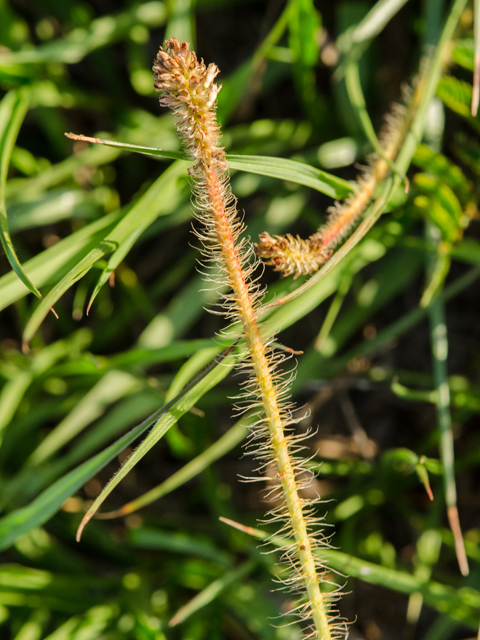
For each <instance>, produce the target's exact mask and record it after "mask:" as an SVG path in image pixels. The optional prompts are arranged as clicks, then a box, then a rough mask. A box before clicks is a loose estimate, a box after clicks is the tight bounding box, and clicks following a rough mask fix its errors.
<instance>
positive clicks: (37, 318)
mask: <svg viewBox="0 0 480 640" xmlns="http://www.w3.org/2000/svg"><path fill="white" fill-rule="evenodd" d="M185 173H186V165H185V163H183V162H180V163H179V164H177V165H175V166H173V167H171V168H170V169H169V172H168V173H167V175H166V177H164V175H163V174H162V175H161V176H160V177H159V178H158V179H157V180H156V181H155V182H154V183H153V184H152V186H151V187H150V188H149V189H148V190H147V191H146V192H145V193H144V194H143V196H142V197H141V198H139V200H138V201H137V202H136V203H135V205H134V206H133V207H132V208H131V209H130V211H129V212H128V213H127V215H125V216H124V217H123V218H122V219H121V220H120V221H119V223H118V224H117V225H116V226H115V227H114V229H112V230H111V231H110V232H109V233H108V235H107V236H106V237H105V238H104V239H103V240H102V241H101V242H100V243H99V244H98V245H97V246H96V247H94V248H93V249H92V250H91V251H90V252H89V253H88V254H87V255H86V256H84V257H83V258H82V259H81V260H80V261H79V262H78V263H77V264H76V265H75V266H74V267H73V268H72V269H71V270H70V271H69V272H68V273H67V274H66V275H65V276H64V277H63V278H62V279H61V280H60V282H58V283H57V284H56V285H55V286H54V287H53V288H52V289H51V291H50V292H49V293H48V295H47V296H46V297H45V298H44V300H42V302H41V303H40V304H39V305H38V307H37V308H36V309H35V311H34V312H33V314H32V316H31V318H30V320H29V321H28V323H27V326H26V327H25V331H24V342H25V343H26V344H27V345H28V343H29V342H30V340H31V339H32V337H33V335H34V334H35V332H36V331H37V329H38V327H39V326H40V325H41V323H42V321H43V319H44V318H45V316H46V315H47V313H48V311H49V309H50V308H51V307H52V305H53V304H55V302H56V301H57V300H58V299H59V298H60V297H61V296H62V295H63V294H64V293H65V291H67V290H68V289H69V288H70V287H71V286H72V285H73V284H75V282H77V281H78V280H80V279H81V278H83V276H84V275H85V274H86V273H87V272H88V271H89V270H90V269H91V268H92V267H93V265H94V264H95V262H97V260H99V259H100V258H103V256H105V255H107V254H109V253H113V252H115V251H116V250H118V249H119V248H120V247H122V245H123V243H124V242H125V241H127V240H128V238H129V237H130V236H131V234H134V233H135V231H136V230H137V229H138V228H139V227H141V226H142V225H144V228H146V227H147V226H148V225H149V224H151V223H152V222H153V221H154V220H155V219H156V218H157V217H158V216H159V215H161V214H162V213H165V211H166V209H165V208H164V207H163V205H161V202H162V197H163V195H162V194H163V192H164V189H165V187H166V184H168V182H169V181H170V180H176V179H177V178H178V177H179V176H180V175H182V174H185Z"/></svg>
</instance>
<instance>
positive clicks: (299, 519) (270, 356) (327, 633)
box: [153, 38, 344, 640]
mask: <svg viewBox="0 0 480 640" xmlns="http://www.w3.org/2000/svg"><path fill="white" fill-rule="evenodd" d="M153 70H154V73H155V87H156V89H157V90H158V91H160V92H161V97H160V103H161V104H162V105H164V106H167V107H169V108H171V109H172V111H173V113H174V115H175V116H176V126H177V130H178V132H179V135H180V137H181V138H182V141H183V144H184V148H185V150H186V152H187V154H188V156H189V157H190V159H191V160H192V161H193V167H192V168H191V170H190V175H191V176H192V177H193V192H194V195H195V204H196V218H197V219H198V220H199V221H200V222H201V223H202V230H201V231H197V232H196V233H197V235H198V236H199V238H200V239H201V241H202V253H203V256H204V262H206V263H207V266H208V265H210V266H213V271H212V270H210V271H209V272H208V278H209V279H210V280H211V281H213V282H215V283H216V284H217V285H220V284H223V285H224V284H225V283H228V285H229V287H230V291H229V292H228V293H226V294H222V297H223V304H222V312H223V313H224V314H225V316H226V317H227V318H229V319H231V320H235V321H238V320H239V321H240V322H241V324H242V326H243V335H244V339H245V342H246V344H247V352H248V355H247V363H246V365H245V366H246V367H248V368H249V373H250V377H249V380H248V381H247V382H246V383H245V384H244V394H243V396H242V397H243V401H244V408H247V409H248V408H250V407H251V406H257V407H258V410H259V419H258V421H257V423H256V425H255V426H254V428H253V432H252V439H251V448H253V447H252V442H254V444H255V449H256V450H255V452H254V453H255V455H256V458H257V459H259V460H260V461H261V467H260V469H261V470H262V471H265V470H266V469H268V463H270V462H271V461H272V460H274V461H275V463H276V476H275V477H274V478H270V480H271V481H272V482H276V483H277V486H276V487H275V489H274V490H273V494H274V496H275V498H278V497H279V495H278V493H277V488H278V483H279V485H280V487H281V494H282V495H283V500H282V508H279V509H275V510H272V521H276V522H281V523H282V532H283V533H285V532H288V533H290V534H291V535H292V537H293V539H294V542H293V543H292V545H291V546H290V547H288V548H287V549H285V551H284V558H285V560H286V562H287V563H288V564H289V566H290V567H293V570H294V575H291V576H289V577H288V578H286V579H285V580H284V584H285V585H286V586H288V587H289V588H294V589H295V590H298V591H300V592H302V591H303V594H304V595H303V596H302V597H301V600H300V603H299V605H298V607H297V609H296V610H295V613H296V614H297V615H299V616H300V617H302V618H303V619H311V620H312V621H313V630H312V636H314V637H316V638H317V639H318V640H331V639H332V638H338V637H340V636H341V635H342V632H343V629H344V627H343V625H341V624H339V623H338V620H337V619H336V616H335V614H334V613H333V611H332V608H331V602H332V600H334V599H335V597H336V592H334V593H328V594H324V593H322V591H321V589H320V581H321V570H322V567H321V565H320V564H319V563H318V561H317V560H316V559H315V557H314V553H313V550H314V549H315V548H316V547H317V546H319V545H320V544H321V543H322V540H321V539H320V540H319V539H316V538H315V537H314V535H313V534H312V532H311V531H310V525H311V524H312V523H313V519H312V520H310V521H309V515H308V513H307V511H308V509H307V507H306V505H307V503H306V501H305V500H303V499H301V498H300V496H299V487H300V485H299V482H298V474H299V472H303V471H304V469H303V467H302V461H301V460H299V459H297V458H293V457H292V452H291V450H292V448H294V449H295V451H298V445H297V444H295V445H293V447H292V443H293V442H295V439H294V436H292V435H291V434H288V433H287V432H286V430H288V428H289V426H290V425H291V424H292V422H293V421H292V418H291V407H290V406H289V404H288V401H287V400H286V399H285V397H284V396H285V394H286V393H288V380H285V379H282V376H281V374H280V373H279V372H278V371H277V365H278V363H279V362H280V360H281V358H282V357H283V356H282V355H278V354H275V353H274V352H273V345H272V343H271V341H268V340H265V339H264V338H263V337H262V334H261V331H260V327H259V323H258V319H257V312H258V308H259V301H260V298H261V291H260V290H259V288H258V285H257V284H256V283H255V282H254V281H252V278H251V275H252V271H253V270H254V268H255V267H256V265H257V261H256V260H255V259H254V254H253V249H252V246H251V244H250V243H249V242H248V241H246V240H245V239H243V240H240V241H239V235H240V233H241V232H242V231H243V224H242V221H241V220H239V219H238V216H237V210H236V200H235V198H234V196H233V195H232V193H231V190H230V184H229V177H228V173H227V163H226V161H225V153H224V150H223V148H222V147H221V145H220V131H219V127H218V124H217V122H216V118H215V109H216V104H215V101H216V96H217V93H218V91H219V90H220V88H221V87H220V86H218V85H216V84H214V83H213V80H214V78H215V77H216V75H217V74H218V69H217V67H216V66H215V65H213V64H210V65H209V66H208V67H206V66H205V65H204V63H203V61H202V62H198V60H197V57H196V55H195V53H194V52H192V51H190V50H189V46H188V44H187V43H185V42H183V43H179V42H178V41H177V40H175V39H174V38H172V39H171V40H169V41H168V42H166V44H165V49H160V51H159V53H158V56H157V59H156V62H155V65H154V67H153ZM252 260H253V264H252ZM262 437H263V438H265V441H264V442H263V443H261V444H259V441H260V440H261V438H262ZM302 486H304V484H303V485H302ZM309 506H310V505H309ZM323 544H325V542H323ZM302 585H303V588H302ZM305 592H306V594H305Z"/></svg>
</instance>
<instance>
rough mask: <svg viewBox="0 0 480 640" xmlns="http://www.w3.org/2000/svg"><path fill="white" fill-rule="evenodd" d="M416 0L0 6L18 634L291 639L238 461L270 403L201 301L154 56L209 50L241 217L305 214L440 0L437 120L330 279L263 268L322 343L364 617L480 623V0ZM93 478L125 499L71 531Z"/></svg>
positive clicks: (328, 186)
mask: <svg viewBox="0 0 480 640" xmlns="http://www.w3.org/2000/svg"><path fill="white" fill-rule="evenodd" d="M418 5H419V3H408V2H406V1H405V0H403V1H401V0H400V1H399V0H379V1H378V2H377V3H375V2H373V1H372V2H370V1H368V2H367V1H363V0H358V1H353V0H337V1H336V2H335V3H331V2H324V1H323V0H318V2H313V0H289V2H287V3H283V4H281V5H279V6H277V5H276V4H275V3H267V2H249V1H248V0H197V2H196V3H194V2H193V1H192V0H169V1H165V2H163V1H161V0H151V1H149V2H137V3H132V2H122V3H119V5H118V6H117V7H116V8H114V9H112V4H111V3H107V2H103V1H101V0H98V1H97V2H91V3H87V2H83V1H79V0H68V1H62V2H55V1H54V0H37V1H36V2H35V3H32V4H31V5H30V4H28V5H27V4H22V3H20V2H14V1H13V0H12V1H11V2H7V0H4V1H3V2H0V87H1V101H0V233H1V240H2V246H3V254H4V255H2V257H1V258H2V264H1V268H2V271H1V273H2V275H1V276H0V309H1V310H2V315H1V317H0V384H1V388H0V439H1V446H0V483H1V491H0V504H1V507H2V510H3V511H2V515H1V517H0V548H1V550H2V560H3V564H2V566H0V635H1V637H2V638H3V637H5V638H8V639H12V640H27V639H28V640H30V639H38V640H47V639H48V640H70V639H71V640H73V639H78V638H81V639H82V640H88V639H92V640H94V639H95V640H96V639H98V638H103V639H105V640H107V639H108V640H117V639H123V638H132V639H135V640H136V639H140V640H143V639H146V640H147V639H148V640H149V639H159V640H163V639H164V638H168V639H170V638H177V637H178V638H180V637H182V638H191V639H192V640H197V639H198V640H203V639H204V638H205V639H207V638H209V639H210V638H219V639H220V638H222V639H223V638H234V639H236V638H245V639H247V638H248V639H250V638H255V639H258V640H263V639H265V640H270V639H272V640H273V639H275V640H296V639H297V638H299V637H300V629H299V628H298V627H296V626H281V622H282V619H280V620H278V619H277V620H273V622H274V625H280V626H272V624H271V622H272V619H275V618H276V617H278V616H281V615H282V614H283V613H284V612H285V611H288V610H289V603H288V601H287V600H288V596H285V595H284V594H279V593H272V591H271V588H272V578H273V579H275V576H277V575H278V566H277V562H276V561H277V556H276V554H275V553H269V554H263V553H262V547H260V548H259V547H258V544H259V540H265V539H266V538H267V537H268V536H269V535H270V534H272V530H269V527H268V526H263V527H262V525H261V524H259V523H258V519H259V518H261V517H262V515H263V514H264V512H265V511H266V510H267V509H268V505H267V504H266V501H265V500H264V498H263V497H262V494H261V493H259V492H258V486H256V485H249V484H244V485H242V484H239V483H238V482H237V480H238V475H243V476H248V475H249V474H250V473H251V467H252V464H251V461H250V460H249V459H248V458H240V456H241V443H242V442H243V441H244V440H245V438H246V435H247V430H248V425H249V421H250V419H251V418H250V416H249V415H248V414H246V415H245V416H243V417H242V418H240V419H239V420H237V422H235V420H234V419H232V417H231V397H232V396H234V395H236V389H237V387H238V376H237V377H235V376H231V375H230V373H231V371H232V369H233V367H234V365H235V364H236V363H237V362H238V360H239V358H241V349H237V348H236V347H237V344H236V343H235V342H234V341H230V342H229V341H228V339H227V338H219V337H218V336H217V332H218V330H219V329H221V328H222V324H221V322H220V320H218V319H217V318H216V317H215V316H213V315H211V314H209V313H207V312H206V311H205V308H206V307H214V305H215V303H216V298H215V295H216V294H215V293H214V292H212V291H209V290H205V285H204V283H203V282H202V276H201V274H199V273H197V270H196V265H197V263H196V250H195V249H194V248H193V247H190V243H194V242H195V241H194V240H193V236H192V235H191V233H190V225H191V203H190V189H189V178H188V173H187V164H186V163H185V161H184V160H183V158H182V154H181V152H180V150H179V143H178V139H177V136H176V134H175V132H174V129H173V125H172V122H171V119H170V116H169V115H168V114H165V113H162V112H161V111H160V108H159V107H158V103H157V100H156V98H155V92H154V89H153V80H152V75H151V63H152V60H153V58H154V56H155V54H156V52H157V50H158V46H159V45H160V44H162V42H163V40H164V39H165V37H171V36H175V37H176V38H178V39H179V40H186V41H188V42H190V43H191V45H192V48H195V49H196V50H197V52H198V53H199V55H200V56H203V57H204V58H205V60H206V62H207V63H208V62H211V61H214V62H216V63H217V64H218V65H219V67H220V68H221V70H222V76H221V79H220V81H221V82H222V84H223V88H222V91H221V92H220V94H219V106H218V113H219V117H220V119H221V121H222V123H223V130H224V138H223V141H224V144H225V146H226V151H227V160H228V161H229V164H230V169H231V175H232V188H233V191H234V193H235V194H236V196H237V197H238V198H239V200H240V206H241V208H243V209H245V211H246V217H245V220H246V223H247V227H248V234H249V236H250V237H251V238H252V239H253V240H254V241H256V240H257V238H258V235H259V233H261V232H262V231H265V230H267V231H268V232H269V233H271V234H281V233H285V232H290V233H293V234H296V233H299V234H301V235H303V236H305V237H306V236H307V235H309V234H311V233H313V232H314V231H315V230H316V229H317V227H318V226H319V224H321V223H322V221H323V220H324V212H325V210H326V209H327V208H328V206H330V205H331V204H332V201H333V200H341V199H344V198H345V197H347V196H348V195H349V193H350V192H351V189H352V186H351V182H350V180H351V179H353V178H354V177H355V172H356V170H355V169H354V168H352V165H353V164H354V163H355V162H359V163H362V162H363V161H364V159H365V157H366V156H367V155H368V154H369V153H371V152H372V150H375V149H376V147H377V143H376V139H375V134H374V131H375V130H377V131H378V129H379V128H380V125H381V118H382V113H384V112H388V110H389V109H390V105H391V102H392V101H393V100H398V99H400V100H401V97H400V96H401V84H402V83H403V82H405V81H407V80H408V78H410V77H412V75H414V74H415V73H416V71H417V70H418V67H419V64H420V60H421V58H422V50H423V47H424V46H425V45H426V44H433V43H435V42H438V41H439V40H440V34H441V33H442V28H443V24H444V23H445V22H446V24H447V26H448V25H449V24H450V25H451V27H452V32H453V27H455V26H456V29H455V36H454V40H453V43H452V42H450V38H449V39H448V42H444V43H443V45H444V49H442V51H443V53H444V55H443V57H442V58H441V59H438V60H437V61H436V62H434V63H433V64H434V69H436V72H435V73H437V74H438V77H440V74H441V78H440V79H439V81H438V82H437V80H438V77H437V76H435V73H433V74H432V76H431V78H433V80H432V83H434V84H433V85H432V87H430V88H431V89H432V96H430V98H429V99H428V101H427V100H426V99H425V102H424V104H423V105H422V108H423V109H424V110H425V111H427V109H428V113H427V117H426V119H425V118H423V119H418V121H417V122H416V123H415V125H414V126H413V127H412V135H411V136H410V138H408V139H407V140H406V141H405V145H404V147H403V149H402V151H401V152H400V154H399V156H398V163H397V165H396V166H395V167H392V173H391V174H390V175H389V176H388V178H387V179H386V180H385V183H384V184H382V185H380V187H381V188H380V189H379V193H378V194H376V196H375V200H374V202H373V205H372V208H371V210H368V211H367V213H366V216H365V219H364V220H363V222H362V223H361V224H360V227H359V228H358V229H357V231H356V232H354V235H353V236H352V238H353V239H352V240H351V241H347V243H346V244H345V245H344V247H342V248H341V249H340V250H339V253H338V258H336V257H335V256H334V258H333V259H332V262H331V263H327V265H326V268H324V269H323V271H322V272H319V274H317V275H316V276H313V277H312V278H311V279H307V278H300V279H298V280H296V281H295V282H294V281H293V280H291V279H285V280H280V281H278V280H277V279H276V278H275V276H274V274H272V273H269V272H268V271H266V272H265V274H264V276H263V277H264V282H265V283H266V284H268V291H267V302H268V301H271V302H272V303H275V302H278V301H279V300H280V299H287V302H286V303H285V304H283V305H279V306H274V304H272V306H270V307H269V309H268V311H267V312H266V313H265V323H264V330H265V332H267V333H268V332H272V333H273V332H275V333H278V334H279V336H278V339H279V340H280V341H281V342H282V344H285V345H287V347H289V348H291V349H294V350H295V351H302V352H303V353H302V354H301V355H296V356H295V357H296V358H297V359H298V367H297V371H296V379H295V382H294V385H293V393H294V397H295V399H296V400H297V401H298V403H299V404H302V403H304V404H305V405H306V406H307V408H308V409H309V411H307V412H305V411H304V412H303V413H304V414H306V415H305V417H303V419H302V420H301V421H299V425H298V429H299V430H300V432H301V431H302V430H303V431H306V430H307V429H308V427H309V426H311V427H313V431H314V435H312V437H311V439H310V440H309V444H308V446H309V448H311V452H310V453H311V456H312V459H311V461H310V463H309V464H310V466H311V469H312V471H314V472H316V473H317V479H316V481H315V482H316V484H315V489H316V490H317V491H318V492H319V493H320V495H322V497H324V498H325V499H326V500H332V502H331V504H330V506H329V507H328V511H329V512H328V515H327V516H326V524H328V525H331V526H332V532H333V530H335V539H334V544H335V547H336V548H335V549H331V550H328V551H326V552H325V554H324V559H325V563H326V564H327V565H328V567H330V569H331V579H332V582H335V583H337V584H343V583H346V589H345V590H346V591H350V592H351V593H350V594H349V595H347V596H345V598H344V599H343V601H342V603H341V605H340V609H341V613H342V615H344V616H345V617H346V618H347V619H349V620H350V621H353V622H352V625H351V635H352V637H356V638H368V639H372V640H376V638H380V637H388V638H392V639H394V640H395V639H396V638H399V639H400V638H412V639H413V638H418V639H420V638H422V640H448V639H452V640H453V639H454V638H470V637H472V636H474V634H476V633H477V630H478V620H479V618H480V527H479V524H478V511H479V506H478V505H479V501H478V465H479V460H480V437H479V436H478V430H475V428H474V427H475V423H476V422H478V414H479V412H480V379H479V378H480V358H479V354H480V347H479V344H478V331H477V329H476V327H477V326H478V320H479V318H478V309H477V307H478V296H476V294H475V292H476V287H478V278H479V277H480V241H479V240H478V222H477V221H476V219H477V217H478V212H477V202H478V192H479V191H478V186H477V180H478V175H479V174H480V141H479V138H478V134H479V129H480V125H479V122H480V120H479V118H478V117H473V116H472V115H471V110H470V105H471V100H472V71H473V68H474V62H473V61H474V51H475V44H474V39H473V11H472V8H471V7H470V6H469V5H468V4H467V3H466V1H465V0H455V1H454V2H451V3H450V2H445V3H444V2H440V1H439V0H429V1H428V2H426V3H424V6H422V7H420V6H418ZM440 18H442V19H440ZM457 22H458V24H457ZM215 25H221V26H220V27H216V26H215ZM217 29H218V30H217ZM443 33H445V31H444V32H443ZM197 36H198V43H197ZM233 49H235V50H233ZM399 51H402V52H403V53H401V54H400V53H399ZM437 51H438V50H437ZM435 64H436V67H435ZM435 78H437V79H435ZM433 93H436V97H435V98H434V99H433V100H432V97H433ZM372 121H373V123H374V126H373V125H372V124H371V122H372ZM70 131H72V132H74V133H76V134H85V135H87V136H95V137H98V138H99V139H101V140H102V141H103V143H101V144H91V143H89V142H86V141H85V140H82V139H77V140H75V141H73V142H72V141H71V140H69V139H67V138H66V137H65V135H64V133H65V132H70ZM422 137H423V138H424V140H423V143H422V144H420V142H421V139H422ZM77 138H78V136H77ZM105 141H107V142H108V143H107V144H105ZM129 151H134V152H135V153H128V152H129ZM402 152H403V153H402ZM410 165H411V166H410ZM407 171H408V181H406V174H407ZM407 184H408V185H409V189H406V185H407ZM407 191H408V193H407ZM382 214H383V215H382ZM374 220H375V221H376V224H375V225H373V221H374ZM362 225H363V226H362ZM355 234H356V235H355ZM349 242H350V243H349ZM335 255H337V254H335ZM87 311H88V313H87ZM56 316H57V317H56ZM449 351H450V359H447V354H448V352H449ZM302 415H303V414H300V413H299V416H298V417H299V418H300V417H302ZM142 434H143V436H144V439H143V440H142V439H141V436H142ZM139 442H140V444H139ZM154 445H156V446H154ZM135 447H136V448H135ZM130 454H131V455H130ZM129 456H130V457H129ZM137 463H138V465H137ZM122 465H123V466H122ZM119 468H120V471H118V469H119ZM117 471H118V473H117ZM115 473H117V475H116V476H114V481H113V482H112V483H110V484H109V485H108V487H107V489H106V490H105V491H103V492H102V487H103V486H105V485H106V484H107V483H108V481H109V480H110V478H111V477H112V476H113V475H114V474H115ZM120 480H123V482H121V483H120ZM117 485H118V486H117ZM114 488H115V491H113V489H114ZM429 496H432V497H433V498H434V500H433V501H430V499H429ZM95 499H97V500H98V502H102V503H103V506H102V509H103V510H104V511H114V512H115V513H113V514H110V515H111V516H115V515H116V516H117V518H116V519H113V518H110V519H108V520H106V519H103V520H101V519H94V520H92V521H91V522H90V523H89V524H88V526H87V527H86V529H85V531H84V534H83V537H82V541H81V543H80V544H79V545H78V544H77V543H75V541H74V540H75V532H76V529H77V527H78V525H79V523H80V521H81V519H82V517H83V515H84V513H85V511H86V510H87V509H88V507H89V506H90V504H91V502H92V501H93V500H95ZM105 500H106V501H105ZM104 501H105V502H104ZM447 514H448V517H447ZM455 514H458V516H459V520H458V521H457V520H455V518H456V515H455ZM120 516H123V517H120ZM220 518H222V520H220ZM458 523H459V524H460V526H461V530H460V527H457V528H455V527H456V524H457V525H458ZM232 525H233V526H232ZM271 543H273V545H274V546H278V547H280V546H282V545H283V544H284V543H285V541H284V540H278V539H276V538H273V540H271ZM337 548H338V549H337ZM459 564H460V568H462V570H463V573H465V574H466V573H467V567H468V571H469V573H468V575H463V576H462V574H461V572H460V568H459ZM284 621H285V622H289V621H290V620H289V618H285V619H284Z"/></svg>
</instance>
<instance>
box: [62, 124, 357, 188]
mask: <svg viewBox="0 0 480 640" xmlns="http://www.w3.org/2000/svg"><path fill="white" fill-rule="evenodd" d="M65 135H66V136H67V138H70V139H71V140H81V141H83V142H91V143H94V144H103V145H106V146H109V147H117V148H119V149H123V150H124V151H133V152H135V153H142V154H144V155H150V156H157V157H160V158H168V159H175V160H178V159H182V158H183V157H184V156H183V154H182V153H179V152H177V151H166V150H164V149H155V148H152V147H143V146H139V145H135V144H127V143H123V142H115V141H113V140H102V139H101V138H90V137H88V136H84V135H82V134H75V133H66V134H65ZM227 160H228V164H229V165H230V167H231V168H232V169H236V170H238V171H246V172H248V173H256V174H259V175H262V176H269V177H271V178H278V179H280V180H288V181H289V182H295V183H297V184H301V185H303V186H306V187H311V188H312V189H316V190H317V191H320V192H321V193H324V194H325V195H327V196H329V197H330V198H340V199H341V198H345V197H347V196H348V195H349V194H350V193H351V192H352V187H351V185H350V183H349V182H347V181H346V180H342V178H337V177H336V176H334V175H332V174H329V173H327V172H326V171H322V170H321V169H316V168H315V167H312V166H310V165H308V164H303V163H302V162H297V161H296V160H289V159H287V158H272V157H270V156H248V155H241V156H239V155H232V154H227Z"/></svg>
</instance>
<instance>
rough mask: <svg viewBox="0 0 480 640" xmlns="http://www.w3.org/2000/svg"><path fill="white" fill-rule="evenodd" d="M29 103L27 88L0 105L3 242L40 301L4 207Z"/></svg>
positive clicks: (12, 93)
mask: <svg viewBox="0 0 480 640" xmlns="http://www.w3.org/2000/svg"><path fill="white" fill-rule="evenodd" d="M28 101H29V94H28V91H27V90H26V89H20V90H18V91H10V93H7V95H6V96H5V97H4V98H3V100H2V102H1V103H0V240H1V242H2V247H3V250H4V251H5V254H6V256H7V258H8V261H9V263H10V266H11V267H12V269H13V270H14V271H15V273H16V274H17V276H18V277H19V278H20V280H21V281H22V282H23V284H24V285H25V286H26V287H27V288H28V289H29V290H30V291H31V292H32V293H34V294H35V295H36V296H38V297H39V298H41V297H42V296H41V294H40V291H39V290H38V289H37V287H36V286H35V285H34V284H33V283H32V282H31V280H30V279H29V278H28V276H27V275H26V273H25V271H24V270H23V267H22V265H21V264H20V261H19V260H18V258H17V254H16V253H15V249H14V248H13V244H12V239H11V238H10V232H9V229H8V218H7V209H6V206H5V191H6V186H7V174H8V167H9V164H10V157H11V155H12V151H13V147H14V146H15V140H16V139H17V135H18V132H19V130H20V127H21V124H22V122H23V119H24V118H25V115H26V113H27V110H28ZM47 311H48V310H47Z"/></svg>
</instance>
